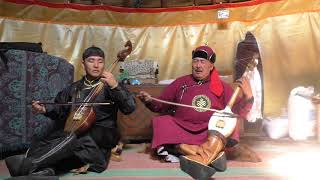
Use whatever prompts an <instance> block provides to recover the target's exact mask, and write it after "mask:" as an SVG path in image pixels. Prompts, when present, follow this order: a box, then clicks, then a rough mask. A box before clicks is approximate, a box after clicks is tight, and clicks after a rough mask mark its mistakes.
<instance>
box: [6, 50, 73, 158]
mask: <svg viewBox="0 0 320 180" xmlns="http://www.w3.org/2000/svg"><path fill="white" fill-rule="evenodd" d="M2 52H3V54H4V55H5V57H6V58H7V60H6V61H3V60H2V59H3V57H2V59H0V99H1V101H0V153H3V152H6V151H16V150H18V149H21V148H27V147H28V145H29V144H30V143H31V140H32V139H34V138H39V137H42V136H44V135H46V134H47V133H48V132H50V129H51V128H52V127H53V122H52V120H50V119H49V118H47V117H45V116H43V115H36V114H33V113H32V109H31V104H30V103H31V101H32V100H40V101H52V100H53V99H54V97H55V96H56V94H57V93H58V92H59V91H60V90H62V88H64V87H65V86H67V85H69V84H71V83H72V82H73V74H74V67H73V65H71V64H70V63H68V62H67V61H66V60H64V59H62V58H58V57H54V56H51V55H48V54H46V53H35V52H31V51H23V50H7V51H2ZM1 60H2V61H1Z"/></svg>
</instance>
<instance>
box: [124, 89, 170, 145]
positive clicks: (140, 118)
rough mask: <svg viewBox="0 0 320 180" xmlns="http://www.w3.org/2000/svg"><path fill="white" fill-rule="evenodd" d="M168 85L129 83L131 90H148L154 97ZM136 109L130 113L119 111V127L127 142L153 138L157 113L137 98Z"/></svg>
mask: <svg viewBox="0 0 320 180" xmlns="http://www.w3.org/2000/svg"><path fill="white" fill-rule="evenodd" d="M165 86H166V85H158V84H145V85H137V86H133V85H128V86H127V88H128V89H129V91H130V92H140V91H146V92H148V93H149V94H151V95H152V96H154V97H157V96H159V95H160V93H161V92H162V90H163V88H164V87H165ZM136 103H137V107H136V110H135V111H134V112H133V113H131V114H130V115H124V114H122V113H121V112H119V113H118V128H119V130H120V134H121V136H122V140H123V141H125V142H128V141H129V142H134V141H135V142H137V141H138V142H144V141H150V140H151V139H152V121H151V120H152V117H154V116H157V115H158V114H157V113H153V112H151V111H150V110H149V109H148V108H146V107H145V105H144V104H143V103H142V102H141V101H140V100H139V99H138V98H136Z"/></svg>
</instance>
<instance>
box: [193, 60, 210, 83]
mask: <svg viewBox="0 0 320 180" xmlns="http://www.w3.org/2000/svg"><path fill="white" fill-rule="evenodd" d="M212 69H213V63H211V62H210V61H209V60H207V59H204V58H198V57H197V58H193V59H192V75H193V77H194V78H195V79H197V80H205V79H207V78H208V77H209V75H210V72H211V70H212Z"/></svg>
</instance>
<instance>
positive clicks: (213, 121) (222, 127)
mask: <svg viewBox="0 0 320 180" xmlns="http://www.w3.org/2000/svg"><path fill="white" fill-rule="evenodd" d="M223 112H226V113H229V114H232V111H231V108H230V107H229V106H227V107H226V108H225V109H224V110H223ZM215 114H216V115H215ZM218 114H219V112H216V113H214V114H213V115H212V116H211V118H210V120H209V124H208V130H215V131H218V132H220V133H221V134H222V135H223V136H225V137H229V136H230V135H231V134H232V133H233V131H234V129H235V127H236V125H237V118H236V117H228V116H224V115H223V114H222V116H224V117H222V116H220V115H218Z"/></svg>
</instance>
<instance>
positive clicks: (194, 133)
mask: <svg viewBox="0 0 320 180" xmlns="http://www.w3.org/2000/svg"><path fill="white" fill-rule="evenodd" d="M215 60H216V54H215V53H214V51H213V50H212V49H211V48H210V47H209V46H200V47H198V48H196V49H195V50H193V52H192V74H190V75H185V76H182V77H179V78H177V79H176V80H175V81H174V82H172V83H171V84H169V85H168V86H167V87H166V88H165V89H164V91H163V92H162V94H161V95H160V96H159V99H161V100H164V101H168V102H174V103H180V104H186V105H192V106H195V107H201V108H210V109H217V110H223V109H224V108H225V107H226V105H227V103H228V101H229V99H230V97H231V96H232V94H233V89H232V87H231V86H230V85H228V84H227V83H225V82H223V81H222V80H220V77H219V75H218V71H217V69H216V68H215V66H214V62H215ZM237 82H239V86H240V87H241V89H242V90H243V96H242V98H238V99H237V101H236V103H235V105H234V106H233V108H232V111H233V112H235V113H237V114H238V115H239V116H240V117H242V118H245V116H246V114H247V113H248V112H249V110H250V109H251V106H252V102H253V96H252V91H251V87H250V84H249V81H248V79H247V78H241V79H239V80H237ZM138 97H139V98H140V100H141V101H142V102H144V104H145V105H146V107H147V108H149V109H150V110H151V111H153V112H161V113H165V112H168V111H170V110H174V114H173V115H162V116H158V117H155V118H153V120H152V121H153V139H152V148H153V149H154V150H156V151H157V154H158V155H159V156H160V157H163V158H164V160H166V161H169V162H178V161H179V159H178V158H177V156H179V155H181V154H182V155H185V156H186V157H189V156H190V157H191V158H190V159H192V158H193V157H196V158H198V157H199V158H198V159H201V158H202V156H201V154H202V155H203V153H204V154H205V155H206V156H209V157H208V158H207V159H211V161H212V160H214V159H216V157H217V156H221V154H220V153H221V152H223V151H224V148H225V146H226V144H227V146H233V145H235V144H236V143H237V142H238V141H239V131H238V130H237V128H236V130H235V131H234V132H233V134H232V135H231V137H229V138H228V139H227V141H225V140H224V139H225V138H224V137H223V135H221V134H219V133H214V134H212V133H210V132H209V131H208V122H209V119H210V117H211V116H212V114H213V112H212V111H208V110H205V109H201V108H199V109H197V108H188V107H183V106H173V105H170V104H166V103H161V102H159V101H156V100H154V99H152V98H151V96H150V94H148V93H147V92H144V91H142V92H140V94H139V96H138ZM205 143H207V145H209V146H210V147H208V149H210V150H209V151H208V150H206V149H203V147H204V146H202V145H203V144H205ZM210 163H211V162H209V163H207V162H204V164H205V165H208V164H210Z"/></svg>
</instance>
